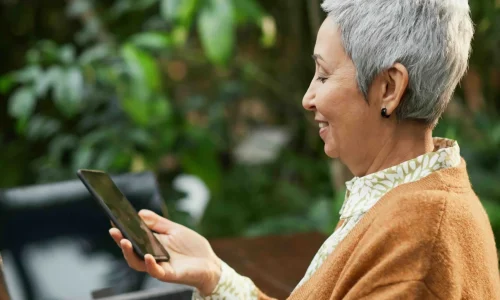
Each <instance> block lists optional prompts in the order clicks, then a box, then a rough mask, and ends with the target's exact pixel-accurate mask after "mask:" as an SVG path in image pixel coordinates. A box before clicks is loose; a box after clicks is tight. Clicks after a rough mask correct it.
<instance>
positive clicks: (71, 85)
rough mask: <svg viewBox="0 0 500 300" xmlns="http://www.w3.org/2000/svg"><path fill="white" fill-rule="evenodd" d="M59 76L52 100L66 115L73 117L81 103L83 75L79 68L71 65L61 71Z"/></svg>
mask: <svg viewBox="0 0 500 300" xmlns="http://www.w3.org/2000/svg"><path fill="white" fill-rule="evenodd" d="M54 76H55V75H54ZM60 76H61V77H60V78H59V80H58V83H57V84H56V85H55V98H54V102H55V104H56V106H57V108H58V109H59V111H61V112H62V113H63V114H64V115H65V116H66V117H73V116H74V115H75V114H76V113H78V112H79V111H80V109H81V107H82V104H83V92H84V89H83V87H84V80H83V75H82V73H81V71H80V69H78V68H76V67H71V68H69V69H67V70H66V71H63V72H61V73H60Z"/></svg>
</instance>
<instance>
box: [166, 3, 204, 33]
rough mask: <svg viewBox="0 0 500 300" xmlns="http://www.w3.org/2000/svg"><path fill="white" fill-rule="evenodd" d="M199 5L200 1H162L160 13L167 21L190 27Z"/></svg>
mask: <svg viewBox="0 0 500 300" xmlns="http://www.w3.org/2000/svg"><path fill="white" fill-rule="evenodd" d="M197 5H198V0H162V1H161V3H160V12H161V16H162V17H163V19H164V20H165V21H167V22H174V21H179V23H180V24H181V25H183V26H185V27H189V25H190V23H191V20H192V18H193V16H194V13H195V12H196V7H197Z"/></svg>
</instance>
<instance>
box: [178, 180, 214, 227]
mask: <svg viewBox="0 0 500 300" xmlns="http://www.w3.org/2000/svg"><path fill="white" fill-rule="evenodd" d="M173 186H174V188H175V189H176V190H178V191H181V192H184V193H186V197H185V198H183V199H181V200H180V202H179V204H178V205H177V208H178V209H179V210H182V211H185V212H187V213H189V214H190V215H191V217H193V219H194V220H195V222H196V223H199V222H200V220H201V218H202V217H203V214H204V213H205V209H206V208H207V205H208V201H209V200H210V190H209V189H208V188H207V186H206V185H205V183H204V182H203V181H202V180H201V179H200V178H198V177H196V176H192V175H186V174H183V175H179V176H178V177H176V178H175V180H174V182H173Z"/></svg>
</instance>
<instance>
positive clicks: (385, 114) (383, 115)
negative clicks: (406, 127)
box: [381, 107, 391, 119]
mask: <svg viewBox="0 0 500 300" xmlns="http://www.w3.org/2000/svg"><path fill="white" fill-rule="evenodd" d="M381 114H382V117H384V118H386V119H388V118H389V117H390V116H391V115H388V114H387V108H385V107H384V108H382V113H381Z"/></svg>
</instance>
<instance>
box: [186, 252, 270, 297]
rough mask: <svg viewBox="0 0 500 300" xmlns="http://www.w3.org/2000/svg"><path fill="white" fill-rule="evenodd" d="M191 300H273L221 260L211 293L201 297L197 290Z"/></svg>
mask: <svg viewBox="0 0 500 300" xmlns="http://www.w3.org/2000/svg"><path fill="white" fill-rule="evenodd" d="M192 299H193V300H215V299H235V300H236V299H238V300H239V299H241V300H273V299H274V298H271V297H269V296H267V295H265V294H264V293H262V292H261V291H260V290H259V289H258V288H257V287H256V286H255V284H254V283H253V282H252V280H250V279H249V278H247V277H244V276H241V275H239V274H238V273H236V271H235V270H234V269H233V268H231V267H230V266H228V265H227V264H226V263H225V262H223V261H222V262H221V277H220V280H219V283H218V284H217V286H216V287H215V289H214V292H213V293H212V295H209V296H206V297H203V296H202V295H201V294H200V292H199V291H198V290H195V291H194V292H193V297H192Z"/></svg>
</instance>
